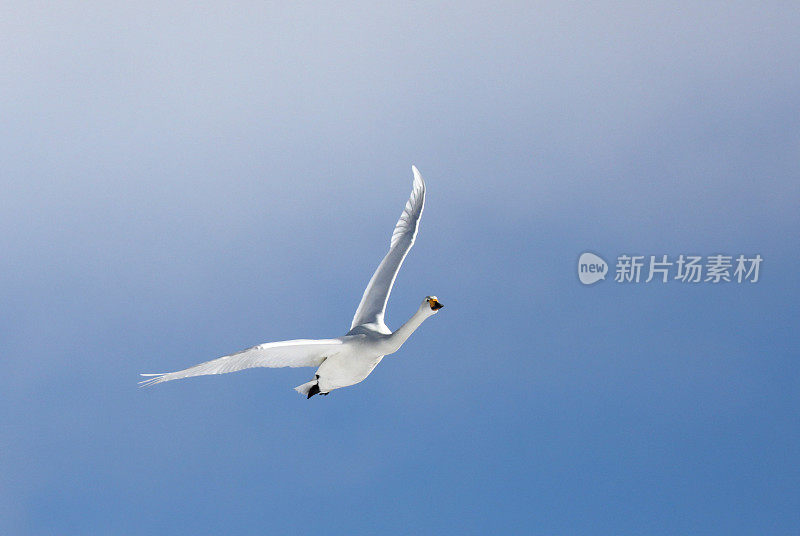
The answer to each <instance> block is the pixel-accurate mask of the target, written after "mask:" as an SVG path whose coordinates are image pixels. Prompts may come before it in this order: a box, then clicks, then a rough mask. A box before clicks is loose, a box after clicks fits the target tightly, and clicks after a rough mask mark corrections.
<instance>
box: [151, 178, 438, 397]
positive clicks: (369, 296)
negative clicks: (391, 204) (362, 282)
mask: <svg viewBox="0 0 800 536" xmlns="http://www.w3.org/2000/svg"><path fill="white" fill-rule="evenodd" d="M411 170H412V172H413V173H414V184H413V187H412V189H411V197H410V198H409V199H408V202H407V203H406V207H405V210H403V213H402V214H401V215H400V220H399V221H398V222H397V225H395V228H394V232H392V240H391V242H390V245H389V253H387V254H386V256H385V257H384V258H383V261H381V264H380V266H378V269H377V270H375V273H374V274H373V275H372V279H370V280H369V284H368V285H367V288H366V290H364V296H363V297H362V298H361V303H360V304H359V305H358V309H357V310H356V314H355V316H354V317H353V323H352V325H351V326H350V331H348V332H347V335H345V336H344V337H338V338H336V339H319V340H309V339H298V340H293V341H281V342H270V343H266V344H260V345H258V346H254V347H252V348H249V349H247V350H243V351H241V352H238V353H235V354H231V355H226V356H224V357H220V358H219V359H214V360H212V361H206V362H205V363H200V364H199V365H195V366H193V367H189V368H187V369H184V370H179V371H177V372H167V373H165V374H142V376H152V377H150V378H148V379H147V380H144V381H141V382H139V384H140V385H141V386H142V387H146V386H149V385H155V384H157V383H161V382H166V381H169V380H178V379H180V378H188V377H189V376H200V375H203V374H224V373H226V372H234V371H237V370H242V369H246V368H251V367H319V368H318V369H317V373H316V374H315V375H314V379H313V380H311V381H310V382H307V383H304V384H303V385H299V386H297V387H295V388H294V389H295V391H297V392H298V393H300V394H303V395H306V396H307V398H311V397H312V396H314V395H315V394H317V393H320V394H323V395H327V394H328V393H330V392H331V391H333V390H334V389H339V388H341V387H347V386H348V385H354V384H356V383H359V382H361V381H362V380H364V378H366V377H367V376H369V374H370V372H372V370H373V369H374V368H375V367H376V366H377V364H378V363H380V362H381V359H383V356H385V355H388V354H392V353H394V352H396V351H397V350H399V349H400V347H401V346H402V345H403V343H404V342H406V339H408V337H409V336H411V334H412V333H413V332H414V330H416V329H417V328H418V327H419V326H420V324H422V322H424V321H425V319H427V318H429V317H431V316H433V315H435V314H436V313H437V312H439V310H440V309H441V308H442V307H443V306H442V304H441V303H439V300H438V299H437V298H436V296H427V297H426V298H425V300H423V302H422V305H420V307H419V310H417V312H416V313H414V315H413V316H412V317H411V318H410V319H409V320H408V322H406V323H405V324H403V325H402V326H401V327H400V328H399V329H398V330H397V331H395V332H394V333H392V332H391V331H390V330H389V328H387V327H386V324H385V323H384V321H383V315H384V312H385V310H386V302H387V300H388V299H389V293H390V292H391V291H392V285H393V284H394V280H395V277H397V272H398V271H399V270H400V266H401V265H402V264H403V259H405V258H406V255H407V254H408V251H409V250H410V249H411V246H413V245H414V239H415V238H416V236H417V228H418V227H419V219H420V216H421V215H422V208H423V206H424V205H425V181H424V180H423V179H422V175H420V173H419V171H418V170H417V168H416V167H414V166H411Z"/></svg>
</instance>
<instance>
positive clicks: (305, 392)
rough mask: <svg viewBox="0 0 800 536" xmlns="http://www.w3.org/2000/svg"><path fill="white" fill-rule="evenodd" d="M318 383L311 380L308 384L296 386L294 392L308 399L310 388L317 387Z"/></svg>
mask: <svg viewBox="0 0 800 536" xmlns="http://www.w3.org/2000/svg"><path fill="white" fill-rule="evenodd" d="M318 381H319V380H311V381H310V382H308V383H304V384H303V385H298V386H297V387H295V388H294V390H295V391H297V392H298V393H300V394H301V395H303V396H305V397H307V398H309V396H308V393H309V392H310V391H311V388H312V387H314V386H315V385H317V382H318ZM317 389H319V387H317Z"/></svg>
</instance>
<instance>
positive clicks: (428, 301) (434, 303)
mask: <svg viewBox="0 0 800 536" xmlns="http://www.w3.org/2000/svg"><path fill="white" fill-rule="evenodd" d="M425 307H427V308H429V309H430V310H431V311H432V312H433V313H438V312H439V309H441V308H442V307H444V305H442V303H441V302H440V301H439V299H438V298H437V297H436V296H425V301H424V302H422V308H423V309H424V308H425Z"/></svg>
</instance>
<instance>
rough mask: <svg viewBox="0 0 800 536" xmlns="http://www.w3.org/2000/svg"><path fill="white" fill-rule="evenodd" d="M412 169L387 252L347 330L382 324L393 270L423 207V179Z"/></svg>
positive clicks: (408, 245)
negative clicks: (409, 189)
mask: <svg viewBox="0 0 800 536" xmlns="http://www.w3.org/2000/svg"><path fill="white" fill-rule="evenodd" d="M411 170H412V171H413V172H414V185H413V186H412V188H411V197H409V198H408V202H407V203H406V208H405V210H403V213H402V214H401V215H400V220H398V222H397V225H395V227H394V232H392V240H391V242H390V244H389V253H387V254H386V256H385V257H384V258H383V261H381V264H380V266H378V269H377V270H375V273H374V274H373V275H372V279H370V280H369V284H368V285H367V288H366V290H364V296H363V297H362V298H361V303H360V304H359V305H358V309H357V310H356V315H355V316H354V317H353V324H352V325H351V326H350V329H353V328H354V327H356V326H360V325H361V324H370V323H373V322H374V323H378V324H383V315H384V312H385V311H386V302H387V301H388V300H389V293H391V292H392V285H394V280H395V278H396V277H397V272H398V271H399V270H400V266H401V265H402V264H403V260H404V259H405V258H406V255H407V254H408V251H409V250H410V249H411V246H413V245H414V239H415V238H416V237H417V229H418V227H419V219H420V216H422V209H423V207H424V206H425V181H424V180H422V175H420V174H419V171H418V170H417V168H416V167H414V166H411Z"/></svg>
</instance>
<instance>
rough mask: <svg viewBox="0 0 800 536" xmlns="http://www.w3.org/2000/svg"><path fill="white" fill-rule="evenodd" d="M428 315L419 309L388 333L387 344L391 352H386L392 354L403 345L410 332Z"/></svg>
mask: <svg viewBox="0 0 800 536" xmlns="http://www.w3.org/2000/svg"><path fill="white" fill-rule="evenodd" d="M428 316H429V315H427V314H425V311H424V310H423V309H419V310H418V311H417V312H416V313H414V316H412V317H411V318H409V319H408V321H407V322H406V323H405V324H403V325H402V326H400V327H399V328H397V330H395V332H394V333H392V334H391V335H389V339H388V342H389V345H390V349H391V352H387V353H389V354H392V353H394V352H396V351H397V350H399V349H400V347H401V346H403V343H404V342H406V340H407V339H408V338H409V337H410V336H411V334H412V333H414V331H415V330H416V329H417V328H418V327H419V326H420V324H422V323H423V322H424V321H425V319H426V318H428Z"/></svg>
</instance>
